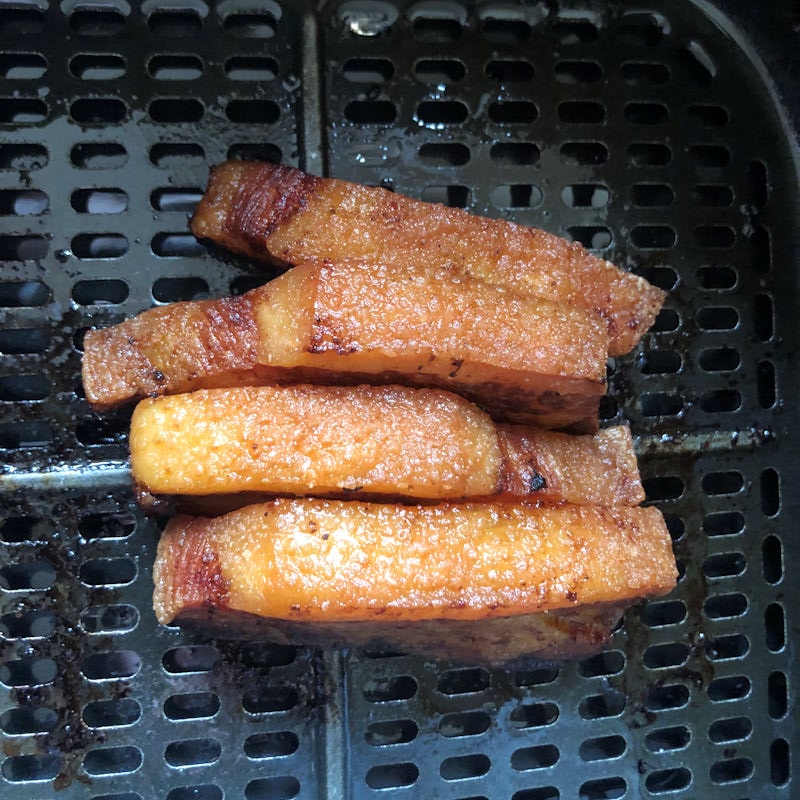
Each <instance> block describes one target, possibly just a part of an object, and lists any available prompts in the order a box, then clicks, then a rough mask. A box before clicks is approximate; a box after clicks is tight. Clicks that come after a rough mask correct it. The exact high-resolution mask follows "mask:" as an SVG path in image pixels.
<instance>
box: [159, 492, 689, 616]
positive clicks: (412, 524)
mask: <svg viewBox="0 0 800 800" xmlns="http://www.w3.org/2000/svg"><path fill="white" fill-rule="evenodd" d="M676 576H677V573H676V569H675V560H674V557H673V555H672V546H671V539H670V536H669V532H668V531H667V529H666V525H665V523H664V519H663V517H662V515H661V513H660V512H659V511H658V510H657V509H655V508H630V507H621V506H620V507H616V508H599V507H594V506H582V507H581V506H561V507H558V508H546V507H535V506H530V505H526V504H524V503H443V504H440V505H435V506H394V505H382V504H375V503H361V502H355V501H353V502H342V501H333V500H319V499H316V498H302V499H295V500H286V499H277V500H274V501H272V502H270V503H265V504H261V505H255V506H248V507H246V508H244V509H241V510H239V511H235V512H232V513H230V514H227V515H225V516H223V517H217V518H214V519H207V518H196V517H195V518H187V517H178V518H175V519H173V520H172V521H171V522H170V523H169V524H168V525H167V528H166V530H165V531H164V534H163V536H162V538H161V542H160V544H159V550H158V557H157V567H156V573H155V582H156V592H155V596H154V605H155V608H156V613H157V616H158V619H159V620H160V621H161V622H164V623H167V622H170V621H171V620H173V619H174V618H175V617H176V616H178V615H179V614H181V613H184V612H186V611H188V610H190V609H191V608H195V607H207V606H215V605H219V606H222V607H224V608H229V609H231V610H234V611H242V612H247V613H251V614H256V615H258V616H263V617H268V618H278V619H286V620H293V621H298V622H325V623H327V622H345V621H351V622H356V621H374V620H375V619H377V618H380V619H381V620H382V621H383V620H386V621H388V620H393V621H408V622H411V621H417V620H423V619H454V620H476V619H488V618H493V617H509V616H517V615H521V614H531V613H539V612H549V611H553V610H555V609H564V608H574V607H576V606H578V605H590V606H591V605H596V604H620V603H630V602H633V601H634V600H635V599H637V598H640V597H644V596H650V595H659V594H666V593H667V592H668V591H670V590H671V589H672V588H673V587H674V585H675V580H676ZM209 586H210V587H211V589H210V590H208V591H207V592H206V594H205V595H203V593H202V590H203V588H204V587H209ZM218 587H224V589H225V595H224V599H223V600H222V601H219V599H218V596H217V595H218Z"/></svg>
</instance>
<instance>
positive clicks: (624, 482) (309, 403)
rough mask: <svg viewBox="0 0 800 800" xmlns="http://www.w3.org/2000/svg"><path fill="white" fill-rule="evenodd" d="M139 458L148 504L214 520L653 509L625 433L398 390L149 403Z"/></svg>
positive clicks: (301, 388) (320, 389)
mask: <svg viewBox="0 0 800 800" xmlns="http://www.w3.org/2000/svg"><path fill="white" fill-rule="evenodd" d="M130 451H131V469H132V472H133V478H134V481H135V483H136V486H137V492H138V496H139V499H140V502H142V503H143V504H146V505H148V506H152V505H153V504H154V503H155V502H161V503H162V504H163V503H164V502H166V498H163V497H162V495H178V496H180V498H181V499H180V501H179V503H178V505H179V507H181V508H193V509H199V508H202V507H204V508H205V509H206V512H205V513H214V514H216V513H222V510H223V509H226V510H232V508H234V507H237V506H241V505H246V504H248V503H253V502H257V501H258V500H259V499H260V500H262V501H263V500H265V499H268V497H269V496H270V495H316V496H325V497H340V498H342V497H349V498H350V499H366V498H369V499H378V498H391V499H394V500H398V499H399V500H403V499H404V500H405V501H406V502H408V499H409V498H416V499H422V500H445V499H459V498H465V497H481V496H483V497H488V496H492V495H497V494H508V495H515V496H518V497H528V498H532V499H536V500H542V501H547V502H550V503H558V502H571V503H576V504H579V505H587V504H597V505H637V504H638V503H640V502H641V501H642V500H643V499H644V492H643V490H642V486H641V481H640V480H639V475H638V469H637V465H636V456H635V454H634V452H633V446H632V443H631V438H630V433H629V432H628V429H627V428H622V427H619V428H609V429H607V430H605V431H601V432H599V433H598V434H596V435H595V436H571V435H566V434H560V433H554V432H552V431H540V430H535V429H532V428H529V427H523V426H511V425H499V426H498V425H497V424H495V423H494V422H493V421H492V420H491V419H490V418H489V416H488V415H487V414H486V413H485V412H483V411H481V410H480V409H479V408H477V407H476V406H475V405H473V404H471V403H469V402H467V401H466V400H465V399H464V398H462V397H460V396H458V395H455V394H452V393H451V392H444V391H441V390H434V389H412V388H408V387H404V386H396V385H389V386H366V385H360V386H355V387H336V386H316V385H309V384H295V385H290V386H280V387H279V386H268V387H238V388H232V389H210V390H198V391H195V392H192V393H191V394H178V395H172V396H168V397H159V398H149V399H146V400H143V401H142V402H141V403H139V404H138V405H137V407H136V409H135V410H134V413H133V417H132V420H131V432H130ZM221 494H224V495H238V498H237V497H229V498H228V499H227V500H226V499H223V498H220V497H218V495H221ZM153 496H154V497H153ZM190 496H191V497H195V498H196V497H200V496H214V497H215V499H213V500H207V501H198V500H189V497H190ZM196 513H202V512H199V511H198V512H196Z"/></svg>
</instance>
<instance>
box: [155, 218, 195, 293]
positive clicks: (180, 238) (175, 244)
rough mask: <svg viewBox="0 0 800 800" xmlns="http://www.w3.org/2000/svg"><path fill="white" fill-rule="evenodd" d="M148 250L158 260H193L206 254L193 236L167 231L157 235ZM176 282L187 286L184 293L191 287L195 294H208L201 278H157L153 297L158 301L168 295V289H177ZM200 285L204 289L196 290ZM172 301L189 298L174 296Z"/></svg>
mask: <svg viewBox="0 0 800 800" xmlns="http://www.w3.org/2000/svg"><path fill="white" fill-rule="evenodd" d="M150 249H151V250H152V251H153V254H154V255H157V256H158V257H159V258H195V257H197V256H202V255H204V254H205V252H206V248H205V245H204V244H203V243H202V242H201V241H199V240H198V239H196V238H195V237H194V235H193V234H191V233H183V232H174V233H173V232H169V231H163V232H161V233H157V234H156V235H155V236H154V237H153V240H152V241H151V242H150ZM178 281H181V282H184V283H186V284H187V286H186V287H185V288H184V289H183V292H184V293H185V292H186V291H187V290H188V289H189V288H192V287H195V288H196V293H197V292H208V284H207V283H206V281H204V280H203V279H202V278H159V279H158V280H157V281H156V282H155V283H154V284H153V287H154V288H153V296H154V297H156V299H159V297H160V296H162V295H166V294H168V293H169V291H170V288H168V287H172V290H173V291H174V290H175V289H177V283H176V282H178ZM200 285H202V286H204V287H205V288H204V289H199V288H197V287H199V286H200ZM155 287H161V288H155ZM174 299H176V300H177V299H182V300H188V299H191V298H189V297H184V296H180V297H178V296H177V295H176V296H175V298H174Z"/></svg>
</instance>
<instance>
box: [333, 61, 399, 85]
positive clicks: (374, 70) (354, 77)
mask: <svg viewBox="0 0 800 800" xmlns="http://www.w3.org/2000/svg"><path fill="white" fill-rule="evenodd" d="M342 74H343V75H344V77H345V78H346V79H347V80H348V81H350V82H351V83H372V84H377V83H385V82H386V81H388V80H389V78H391V77H392V75H394V64H393V63H392V62H391V61H390V60H389V59H388V58H350V59H348V60H347V61H345V62H344V65H343V66H342Z"/></svg>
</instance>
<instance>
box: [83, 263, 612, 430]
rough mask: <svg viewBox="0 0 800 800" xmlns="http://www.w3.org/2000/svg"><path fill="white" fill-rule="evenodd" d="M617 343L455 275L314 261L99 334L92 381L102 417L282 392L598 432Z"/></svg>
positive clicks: (90, 341)
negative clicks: (390, 397) (207, 396)
mask: <svg viewBox="0 0 800 800" xmlns="http://www.w3.org/2000/svg"><path fill="white" fill-rule="evenodd" d="M607 343H608V337H607V335H606V332H605V328H604V326H603V325H602V323H600V322H599V321H598V320H597V318H595V317H593V316H591V315H589V314H587V313H586V312H583V311H580V310H577V309H571V308H567V307H565V306H561V305H558V304H555V303H551V302H548V301H544V300H537V299H533V298H530V297H524V296H521V295H518V294H516V293H515V292H513V291H511V290H509V289H506V288H503V287H499V286H494V285H490V284H486V283H484V282H483V281H480V280H476V279H473V278H470V277H469V276H457V275H454V274H453V273H452V272H451V271H448V270H440V271H433V270H429V269H425V268H422V267H418V266H407V267H405V268H402V269H400V268H394V267H391V266H387V265H375V266H367V265H365V264H363V263H360V262H353V261H348V262H336V263H330V262H326V261H315V262H306V263H304V264H302V265H298V266H296V267H294V268H293V269H290V270H288V271H287V272H285V273H284V274H282V275H280V276H279V277H277V278H275V279H274V280H272V281H270V282H269V283H268V284H266V285H265V286H262V287H259V288H257V289H253V290H251V291H250V292H248V293H247V294H245V295H242V296H240V297H236V298H226V299H223V300H208V301H196V302H183V303H175V304H172V305H169V306H164V307H160V308H155V309H151V310H149V311H145V312H143V313H142V314H140V315H139V316H138V317H134V318H132V319H130V320H126V321H125V322H122V323H120V324H119V325H116V326H113V327H110V328H106V329H101V330H97V331H89V332H87V334H86V338H85V340H84V350H85V352H84V358H83V381H84V388H85V390H86V397H87V399H88V400H89V402H90V403H91V404H92V405H93V406H95V407H97V408H103V407H108V406H111V405H115V404H117V403H121V402H124V401H126V400H133V399H140V398H142V397H147V396H154V395H159V394H175V393H178V392H187V391H192V390H194V389H200V388H215V387H222V386H237V385H248V384H249V385H253V384H263V383H275V382H303V381H305V382H312V383H329V384H336V383H346V384H357V383H382V384H385V383H399V384H405V385H412V386H434V387H439V388H444V389H449V390H452V391H455V392H457V393H459V394H463V395H464V396H466V397H468V398H469V399H470V400H473V401H474V402H476V403H478V404H479V405H481V406H483V407H484V408H486V409H487V410H488V411H489V412H490V413H492V414H493V415H495V416H497V417H498V418H500V419H504V420H506V421H511V422H521V423H531V424H535V425H537V426H539V427H543V428H571V429H572V430H574V431H578V432H592V431H594V430H596V429H597V412H598V404H599V399H600V396H601V395H602V394H603V393H604V392H605V388H606V387H605V363H606V349H607Z"/></svg>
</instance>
